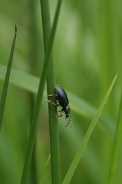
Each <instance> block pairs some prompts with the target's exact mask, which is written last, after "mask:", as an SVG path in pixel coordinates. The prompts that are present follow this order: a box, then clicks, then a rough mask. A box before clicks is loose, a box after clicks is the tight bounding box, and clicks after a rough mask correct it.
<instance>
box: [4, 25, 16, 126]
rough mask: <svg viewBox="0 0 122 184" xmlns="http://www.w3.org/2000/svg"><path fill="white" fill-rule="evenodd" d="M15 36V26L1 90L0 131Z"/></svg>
mask: <svg viewBox="0 0 122 184" xmlns="http://www.w3.org/2000/svg"><path fill="white" fill-rule="evenodd" d="M16 35H17V27H16V26H15V34H14V39H13V43H12V47H11V52H10V56H9V61H8V66H7V71H6V76H5V81H4V84H3V90H2V95H1V101H0V130H1V126H2V120H3V114H4V109H5V102H6V96H7V91H8V84H9V78H10V73H11V67H12V61H13V55H14V49H15V42H16Z"/></svg>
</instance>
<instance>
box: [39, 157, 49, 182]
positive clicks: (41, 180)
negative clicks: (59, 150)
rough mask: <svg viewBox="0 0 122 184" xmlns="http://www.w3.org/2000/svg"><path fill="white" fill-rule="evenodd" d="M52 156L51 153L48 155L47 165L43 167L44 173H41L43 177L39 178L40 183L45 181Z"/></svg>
mask: <svg viewBox="0 0 122 184" xmlns="http://www.w3.org/2000/svg"><path fill="white" fill-rule="evenodd" d="M50 158H51V155H50V154H49V156H48V158H47V160H46V162H45V165H44V168H43V171H42V174H41V178H40V180H39V184H43V182H44V181H43V179H44V176H45V173H46V170H47V167H48V166H49V163H50Z"/></svg>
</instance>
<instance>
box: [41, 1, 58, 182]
mask: <svg viewBox="0 0 122 184" xmlns="http://www.w3.org/2000/svg"><path fill="white" fill-rule="evenodd" d="M40 3H41V13H42V26H43V40H44V49H45V55H46V52H47V45H48V39H49V35H50V31H51V20H50V9H49V2H48V0H40ZM60 7H61V1H60V0H59V1H58V6H57V11H56V14H55V17H58V16H59V12H60ZM51 55H52V54H51ZM50 59H51V61H50V66H49V70H48V75H47V94H54V87H55V74H54V66H53V61H52V57H51V58H50ZM48 110H49V131H50V148H51V173H52V174H51V176H52V183H53V184H57V183H60V182H61V175H60V156H59V155H60V154H59V132H58V122H57V120H56V119H55V118H54V117H55V116H56V113H57V110H56V107H54V106H52V105H50V104H48Z"/></svg>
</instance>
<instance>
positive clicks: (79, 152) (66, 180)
mask: <svg viewBox="0 0 122 184" xmlns="http://www.w3.org/2000/svg"><path fill="white" fill-rule="evenodd" d="M116 78H117V76H115V77H114V79H113V81H112V83H111V85H110V87H109V89H108V91H107V93H106V94H105V96H104V98H103V101H102V103H101V104H100V107H99V109H98V111H97V113H96V115H95V117H94V118H93V120H92V122H91V124H90V126H89V128H88V131H87V132H86V135H85V136H84V139H83V141H82V142H81V144H80V146H79V148H78V150H77V152H76V155H75V157H74V159H73V161H72V163H71V166H70V168H69V170H68V172H67V174H66V176H65V178H64V181H63V183H62V184H69V183H70V181H71V179H72V177H73V174H74V172H75V170H76V167H77V165H78V163H79V161H80V159H81V156H82V154H83V152H84V150H85V148H86V146H87V144H88V141H89V139H90V136H91V134H92V132H93V130H94V128H95V126H96V124H97V121H98V119H99V117H100V115H101V113H102V110H103V108H104V106H105V104H106V102H107V99H108V97H109V95H110V92H111V90H112V88H113V86H114V83H115V81H116Z"/></svg>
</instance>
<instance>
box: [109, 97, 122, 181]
mask: <svg viewBox="0 0 122 184" xmlns="http://www.w3.org/2000/svg"><path fill="white" fill-rule="evenodd" d="M121 144H122V96H121V101H120V107H119V113H118V118H117V128H116V133H115V139H114V146H113V155H112V161H111V167H110V175H109V179H108V184H114V183H116V182H115V176H116V171H117V166H118V163H119V156H120V151H121Z"/></svg>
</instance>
